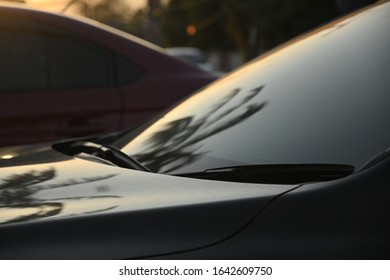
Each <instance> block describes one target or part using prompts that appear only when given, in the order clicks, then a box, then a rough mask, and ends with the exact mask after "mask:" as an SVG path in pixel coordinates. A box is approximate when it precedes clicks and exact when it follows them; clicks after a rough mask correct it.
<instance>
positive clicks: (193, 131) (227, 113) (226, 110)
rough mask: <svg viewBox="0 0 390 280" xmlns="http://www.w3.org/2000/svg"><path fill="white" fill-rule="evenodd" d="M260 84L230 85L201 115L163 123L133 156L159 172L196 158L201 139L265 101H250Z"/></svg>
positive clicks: (261, 106)
mask: <svg viewBox="0 0 390 280" xmlns="http://www.w3.org/2000/svg"><path fill="white" fill-rule="evenodd" d="M263 88H264V86H260V87H257V88H254V89H252V90H251V91H249V92H242V91H241V89H239V88H237V89H234V90H232V91H231V92H230V93H228V94H226V95H224V96H223V97H222V98H221V99H220V100H219V101H218V102H217V103H216V104H215V105H213V106H210V109H209V110H207V111H206V112H202V115H200V114H199V115H196V116H187V117H184V118H181V119H178V120H175V121H172V122H170V123H168V124H166V125H165V127H164V128H163V129H162V130H160V131H157V132H155V133H154V134H153V135H152V136H151V137H150V138H149V140H148V143H146V145H145V149H144V152H143V153H139V154H136V155H133V156H134V157H136V158H137V160H139V161H140V162H142V163H144V164H146V165H147V166H148V167H149V168H150V169H151V170H153V171H155V172H159V171H161V170H162V169H164V172H165V173H169V172H172V171H174V170H177V169H179V168H180V167H182V166H183V165H186V164H189V163H192V162H194V161H196V160H197V159H199V158H200V157H202V155H203V154H204V153H205V152H200V150H201V148H202V142H203V141H204V140H205V139H207V138H209V137H212V136H214V135H216V134H218V133H220V132H222V131H225V130H227V129H229V128H231V127H233V126H235V125H237V124H239V123H241V122H243V121H244V120H246V119H248V118H250V117H251V116H253V115H254V114H256V113H258V112H259V111H260V110H262V109H264V107H265V106H266V105H267V104H268V103H267V101H263V102H261V103H256V102H254V98H255V97H256V96H257V95H258V94H259V93H260V92H261V90H262V89H263ZM233 99H234V100H233Z"/></svg>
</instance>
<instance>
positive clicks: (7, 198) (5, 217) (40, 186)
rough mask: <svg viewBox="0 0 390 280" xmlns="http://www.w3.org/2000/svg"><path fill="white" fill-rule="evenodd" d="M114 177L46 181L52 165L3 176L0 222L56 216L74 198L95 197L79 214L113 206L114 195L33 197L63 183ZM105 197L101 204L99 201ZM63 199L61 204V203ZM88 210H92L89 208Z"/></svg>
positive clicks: (103, 209)
mask: <svg viewBox="0 0 390 280" xmlns="http://www.w3.org/2000/svg"><path fill="white" fill-rule="evenodd" d="M113 176H115V174H108V175H103V176H99V177H89V178H79V179H70V180H66V181H61V182H59V183H50V181H51V180H52V179H54V178H55V177H56V171H55V169H54V168H52V167H51V168H49V169H45V170H31V171H28V172H25V173H21V174H14V175H11V176H9V177H8V178H5V179H3V183H2V184H1V185H0V223H11V222H23V221H31V220H34V219H40V218H44V217H50V216H54V215H58V214H60V213H61V212H62V211H63V208H64V204H66V203H67V202H75V201H81V202H83V201H84V202H85V201H91V200H96V199H99V203H96V205H94V207H92V208H87V209H88V210H86V211H85V212H82V213H72V214H91V213H97V212H102V211H107V210H109V209H113V208H115V207H117V206H118V205H117V204H115V203H114V202H115V200H113V198H114V199H115V198H119V197H118V196H108V195H105V196H102V195H98V196H95V195H92V196H82V197H77V196H76V197H58V198H53V199H38V198H35V197H34V194H36V193H37V192H39V191H42V190H49V189H54V188H64V187H67V186H72V185H77V184H84V183H89V182H95V181H101V180H105V179H108V178H111V177H113ZM102 199H103V200H105V201H106V203H104V204H103V205H105V206H102V203H101V200H102ZM64 202H65V203H64ZM91 209H93V210H92V211H91Z"/></svg>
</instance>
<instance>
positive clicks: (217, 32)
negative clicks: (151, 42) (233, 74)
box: [162, 0, 337, 60]
mask: <svg viewBox="0 0 390 280" xmlns="http://www.w3.org/2000/svg"><path fill="white" fill-rule="evenodd" d="M336 14H337V12H336V5H335V2H334V1H329V0H245V1H243V0H170V1H169V3H168V4H167V5H166V7H165V9H164V14H163V18H162V26H163V30H164V35H165V40H166V41H165V43H166V44H167V45H170V46H174V45H184V46H196V47H199V48H206V49H207V48H210V47H214V48H220V49H237V50H239V51H240V52H241V53H242V55H243V58H244V60H248V59H250V58H252V57H253V56H255V55H257V54H258V53H260V52H263V51H265V50H268V49H270V48H272V47H274V46H275V45H278V44H280V43H282V42H284V41H286V40H288V39H290V38H292V37H294V36H296V35H298V34H300V33H302V32H305V31H307V30H309V29H311V28H313V27H315V26H317V25H319V24H321V23H323V22H325V21H328V20H330V19H331V18H333V17H335V16H336ZM188 27H193V29H194V30H196V32H195V33H193V34H188V32H186V31H187V28H188Z"/></svg>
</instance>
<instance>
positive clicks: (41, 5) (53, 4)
mask: <svg viewBox="0 0 390 280" xmlns="http://www.w3.org/2000/svg"><path fill="white" fill-rule="evenodd" d="M25 1H26V3H27V4H28V5H30V6H32V7H34V8H38V9H45V10H51V11H61V9H62V8H63V7H65V6H66V4H67V3H68V2H69V1H70V0H25ZM126 1H127V2H128V3H129V5H130V6H131V7H132V8H133V9H138V8H142V7H143V6H145V5H146V2H147V0H126Z"/></svg>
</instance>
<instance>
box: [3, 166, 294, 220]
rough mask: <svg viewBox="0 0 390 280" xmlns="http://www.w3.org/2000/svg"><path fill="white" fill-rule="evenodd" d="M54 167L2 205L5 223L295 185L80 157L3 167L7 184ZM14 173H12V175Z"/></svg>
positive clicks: (264, 191)
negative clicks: (233, 180) (164, 171)
mask: <svg viewBox="0 0 390 280" xmlns="http://www.w3.org/2000/svg"><path fill="white" fill-rule="evenodd" d="M51 169H52V170H54V171H55V172H54V173H55V176H54V178H52V179H50V180H47V181H44V182H39V183H36V184H32V185H30V186H26V187H25V188H22V189H23V190H26V189H30V190H32V192H31V194H30V195H28V196H26V197H24V199H23V200H15V201H14V202H13V203H12V202H11V203H7V204H4V203H3V204H2V205H0V223H4V222H9V221H10V220H15V219H20V221H23V219H22V218H25V217H29V216H31V217H32V218H30V219H28V218H26V219H25V221H32V220H35V219H38V218H39V219H50V218H55V217H57V218H58V217H61V218H66V217H71V216H77V215H86V214H98V213H110V212H117V211H136V210H142V209H153V208H161V207H169V206H180V205H186V204H196V203H207V202H214V201H224V200H233V199H239V198H253V197H256V196H261V195H272V194H278V193H280V192H282V191H285V190H287V189H289V188H291V186H278V185H272V186H267V185H264V186H263V187H262V188H258V185H251V184H246V185H244V184H240V185H238V184H228V183H224V182H213V184H210V182H208V181H199V180H190V179H186V178H177V177H172V176H166V175H159V174H153V173H147V172H141V171H135V170H129V169H124V168H118V167H113V166H108V165H103V164H97V163H91V162H89V161H84V160H81V159H75V160H69V161H63V162H58V163H51V164H37V165H30V166H18V167H10V168H0V192H1V191H4V189H2V186H4V184H5V183H6V182H7V180H9V179H10V178H11V176H14V175H21V174H26V173H31V171H32V170H34V171H35V173H40V172H41V173H42V172H47V171H48V170H51ZM11 174H13V175H11Z"/></svg>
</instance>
